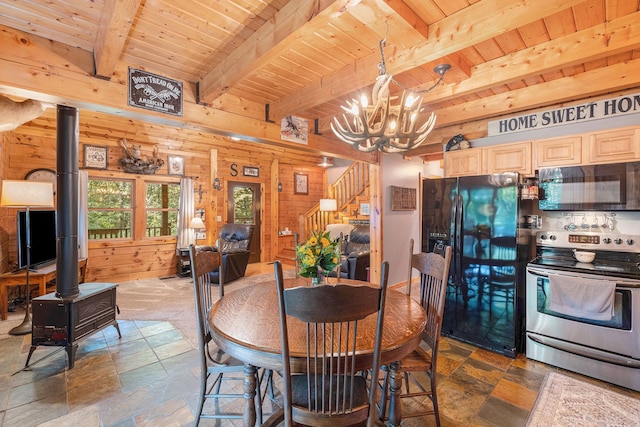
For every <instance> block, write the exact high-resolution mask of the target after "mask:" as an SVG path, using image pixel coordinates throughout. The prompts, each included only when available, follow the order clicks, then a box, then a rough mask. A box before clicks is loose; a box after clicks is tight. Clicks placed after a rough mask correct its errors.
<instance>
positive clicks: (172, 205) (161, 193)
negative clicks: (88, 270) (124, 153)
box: [88, 178, 180, 240]
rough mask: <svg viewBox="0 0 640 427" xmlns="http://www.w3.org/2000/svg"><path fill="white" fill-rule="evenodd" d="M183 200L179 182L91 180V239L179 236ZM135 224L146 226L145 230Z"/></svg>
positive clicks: (89, 216) (89, 225) (89, 217)
mask: <svg viewBox="0 0 640 427" xmlns="http://www.w3.org/2000/svg"><path fill="white" fill-rule="evenodd" d="M136 194H138V195H140V196H136ZM140 197H142V199H140ZM179 200H180V185H179V184H175V183H165V182H149V181H144V180H140V179H138V180H127V179H101V178H95V179H89V195H88V204H89V215H88V228H89V239H123V238H128V239H134V240H135V239H143V238H145V237H161V236H175V235H176V234H177V227H178V206H179ZM136 206H140V208H136ZM134 224H144V231H142V230H135V227H134Z"/></svg>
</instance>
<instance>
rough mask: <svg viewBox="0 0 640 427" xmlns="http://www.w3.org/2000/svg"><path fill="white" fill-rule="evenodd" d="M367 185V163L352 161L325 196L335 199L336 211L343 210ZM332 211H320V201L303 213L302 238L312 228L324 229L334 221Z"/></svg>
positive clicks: (308, 233)
mask: <svg viewBox="0 0 640 427" xmlns="http://www.w3.org/2000/svg"><path fill="white" fill-rule="evenodd" d="M368 187H369V163H366V162H353V163H352V164H351V165H350V166H349V167H348V168H347V170H345V171H344V173H343V174H342V175H340V177H339V178H338V179H337V180H336V182H334V183H333V184H331V185H329V188H328V189H327V197H328V198H331V199H336V201H337V205H338V212H343V211H344V210H345V209H346V208H347V207H348V206H349V204H350V203H353V202H354V201H355V200H356V197H358V196H360V195H361V194H363V193H364V192H365V191H366V189H367V188H368ZM334 215H335V214H334V213H333V212H322V211H320V202H319V201H318V204H317V205H315V206H313V207H312V208H311V209H309V210H308V211H307V212H305V213H304V214H303V216H302V217H303V221H304V236H305V237H304V238H305V240H306V239H308V238H309V236H310V235H311V231H313V230H325V229H326V228H327V225H329V224H331V223H333V222H335V219H334Z"/></svg>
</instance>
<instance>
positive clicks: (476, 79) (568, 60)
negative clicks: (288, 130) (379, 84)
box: [318, 12, 640, 139]
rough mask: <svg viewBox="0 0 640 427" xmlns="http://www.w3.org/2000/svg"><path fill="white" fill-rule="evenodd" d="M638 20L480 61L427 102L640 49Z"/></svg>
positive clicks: (639, 16) (322, 124)
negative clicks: (467, 77)
mask: <svg viewBox="0 0 640 427" xmlns="http://www.w3.org/2000/svg"><path fill="white" fill-rule="evenodd" d="M638 21H640V12H636V13H633V14H631V15H625V16H623V17H622V18H617V19H614V20H612V21H610V22H608V23H606V24H600V25H596V26H594V27H589V28H587V29H585V30H582V31H578V32H576V33H572V34H569V35H567V36H565V37H562V38H559V39H555V40H551V41H548V42H546V43H542V44H539V45H536V46H532V47H530V48H527V49H524V50H522V51H520V52H516V53H513V54H511V55H508V56H505V57H500V58H497V59H494V60H492V61H487V62H485V63H483V64H479V65H477V66H475V67H473V68H472V75H471V77H470V78H469V79H466V80H463V81H461V82H460V83H457V84H449V85H441V86H439V87H437V88H435V89H434V90H433V91H432V92H430V95H429V96H427V103H426V105H428V100H429V99H436V100H437V101H438V102H444V101H449V100H451V99H455V98H461V97H464V96H467V95H472V94H473V93H475V92H477V91H479V90H489V89H491V88H495V87H498V86H500V85H504V84H508V83H510V82H513V81H518V80H524V79H526V78H528V77H531V76H536V75H539V74H545V73H547V72H549V71H552V70H557V69H563V68H568V67H570V66H573V65H575V64H582V63H585V62H590V61H594V60H596V59H601V58H606V57H608V56H612V55H615V54H617V53H620V52H625V51H630V50H633V49H638V48H640V26H638V25H636V24H635V23H637V22H638ZM505 70H508V72H505ZM602 83H603V84H605V83H606V82H602ZM594 84H595V85H596V86H597V87H599V86H600V84H599V82H595V83H594ZM536 87H537V86H536ZM605 90H608V88H607V89H605ZM579 93H582V91H579ZM555 95H556V94H555V93H546V96H547V101H548V102H554V98H555ZM452 108H460V107H452ZM528 108H534V106H531V107H528V106H523V108H522V109H523V110H524V109H528ZM434 112H435V113H436V116H438V121H437V123H436V126H437V127H438V128H439V127H442V126H446V125H445V124H443V123H442V119H441V118H440V117H439V116H440V112H439V110H435V111H434ZM493 115H499V113H498V112H496V114H493ZM332 119H333V118H332V117H324V118H322V119H320V120H319V121H318V124H319V126H318V129H319V131H320V132H329V131H330V126H329V124H330V123H331V120H332ZM429 139H430V138H429Z"/></svg>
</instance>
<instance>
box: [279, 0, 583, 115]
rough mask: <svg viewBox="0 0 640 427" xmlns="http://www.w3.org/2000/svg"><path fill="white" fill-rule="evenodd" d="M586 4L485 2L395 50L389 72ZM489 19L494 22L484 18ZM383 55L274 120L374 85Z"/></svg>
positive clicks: (307, 93)
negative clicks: (423, 38) (422, 39)
mask: <svg viewBox="0 0 640 427" xmlns="http://www.w3.org/2000/svg"><path fill="white" fill-rule="evenodd" d="M583 2H584V0H557V1H550V0H518V1H514V0H490V1H489V0H484V1H480V2H478V3H475V4H473V5H471V6H469V7H466V8H465V9H463V10H461V11H460V12H457V13H455V14H453V15H451V16H448V17H446V18H444V19H442V20H441V21H439V22H437V23H435V24H432V25H430V26H429V38H428V40H427V41H426V42H424V43H422V44H419V45H416V46H414V47H412V48H410V49H404V50H397V51H396V54H395V55H391V56H389V57H388V58H387V71H388V72H389V73H390V74H399V73H402V72H404V71H407V70H411V69H413V68H416V67H418V66H420V65H422V64H424V63H425V62H430V61H435V60H438V59H440V58H442V57H444V56H447V55H450V54H454V53H456V52H457V51H459V50H463V49H465V48H468V47H470V46H473V45H474V44H477V43H479V42H482V41H484V40H488V39H490V38H493V37H496V36H498V35H500V34H502V33H504V32H506V31H509V30H514V29H516V28H518V27H520V26H523V25H526V24H528V23H530V22H532V21H535V20H536V19H542V18H544V17H546V16H549V15H552V14H554V13H556V12H559V11H562V10H564V9H567V8H569V7H572V6H575V5H577V4H580V3H583ZM487 16H491V17H492V19H486V17H487ZM379 60H380V55H379V53H374V54H371V55H368V56H366V57H364V58H363V59H361V60H360V61H357V62H355V63H353V64H349V65H347V66H345V67H343V68H342V69H340V70H338V71H337V72H335V73H333V74H331V75H329V76H325V77H324V78H322V79H321V80H319V81H316V82H314V83H311V84H310V85H307V86H305V87H303V88H300V89H299V90H297V91H296V92H294V93H291V94H289V95H287V96H286V97H284V98H281V99H279V100H277V101H274V102H272V103H271V104H270V105H271V111H272V112H273V116H274V117H282V116H286V115H291V114H299V112H301V111H305V110H308V109H310V108H312V107H315V106H317V105H319V104H323V103H325V102H328V101H330V100H332V99H334V98H336V97H341V96H345V95H347V94H349V93H351V92H354V91H356V90H359V89H362V88H363V87H366V86H367V85H370V84H372V83H373V81H374V79H375V76H376V75H377V67H376V65H377V63H378V62H379Z"/></svg>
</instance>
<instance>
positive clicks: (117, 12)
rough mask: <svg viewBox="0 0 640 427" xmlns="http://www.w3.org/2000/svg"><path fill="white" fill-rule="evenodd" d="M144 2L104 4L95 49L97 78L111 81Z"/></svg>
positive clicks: (133, 0) (111, 2)
mask: <svg viewBox="0 0 640 427" xmlns="http://www.w3.org/2000/svg"><path fill="white" fill-rule="evenodd" d="M141 1H142V0H117V1H115V0H113V1H106V2H105V3H104V10H103V12H102V16H100V24H99V25H98V32H97V34H96V42H95V45H94V48H93V60H94V62H95V74H96V76H99V77H103V78H106V79H110V78H111V76H112V75H113V72H114V70H115V69H116V64H117V63H118V61H119V60H120V56H121V55H122V49H124V44H125V42H126V41H127V36H128V35H129V31H130V30H131V25H133V20H134V18H135V16H136V13H137V12H138V8H139V7H140V2H141Z"/></svg>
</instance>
